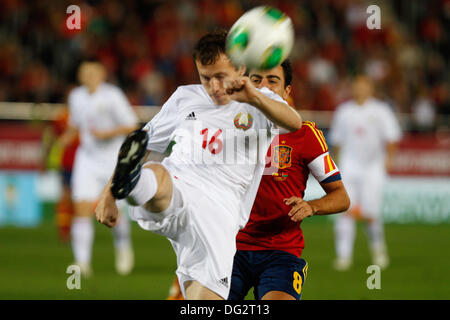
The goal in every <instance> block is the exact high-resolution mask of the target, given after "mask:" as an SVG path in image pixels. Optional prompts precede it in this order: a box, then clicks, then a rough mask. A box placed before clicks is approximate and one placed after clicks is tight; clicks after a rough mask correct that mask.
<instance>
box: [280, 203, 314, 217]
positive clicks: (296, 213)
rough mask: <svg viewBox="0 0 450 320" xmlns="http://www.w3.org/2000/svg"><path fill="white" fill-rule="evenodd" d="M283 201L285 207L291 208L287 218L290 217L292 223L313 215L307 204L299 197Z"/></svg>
mask: <svg viewBox="0 0 450 320" xmlns="http://www.w3.org/2000/svg"><path fill="white" fill-rule="evenodd" d="M283 201H284V203H285V204H286V205H288V206H291V207H292V209H291V211H289V213H288V216H289V217H291V220H292V221H294V222H299V221H302V220H303V219H305V218H308V217H311V216H312V215H314V211H313V209H312V208H311V206H310V205H309V203H308V202H306V201H305V200H303V199H302V198H300V197H290V198H286V199H284V200H283Z"/></svg>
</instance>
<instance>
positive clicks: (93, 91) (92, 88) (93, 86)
mask: <svg viewBox="0 0 450 320" xmlns="http://www.w3.org/2000/svg"><path fill="white" fill-rule="evenodd" d="M99 86H100V83H97V84H95V85H92V86H89V87H87V89H88V91H89V93H90V94H93V93H95V91H97V89H98V87H99Z"/></svg>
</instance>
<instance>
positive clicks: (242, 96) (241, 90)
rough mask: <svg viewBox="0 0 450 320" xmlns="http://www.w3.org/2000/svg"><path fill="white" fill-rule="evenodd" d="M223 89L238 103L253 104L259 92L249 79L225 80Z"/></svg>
mask: <svg viewBox="0 0 450 320" xmlns="http://www.w3.org/2000/svg"><path fill="white" fill-rule="evenodd" d="M223 87H224V89H225V92H226V93H227V94H228V95H229V96H230V98H231V99H232V100H235V101H238V102H245V103H250V104H251V103H252V100H253V99H254V97H255V96H256V95H257V93H258V90H257V89H256V88H255V86H254V85H253V84H252V82H251V81H250V79H249V78H248V77H244V76H242V77H239V78H236V79H233V80H225V81H224V84H223Z"/></svg>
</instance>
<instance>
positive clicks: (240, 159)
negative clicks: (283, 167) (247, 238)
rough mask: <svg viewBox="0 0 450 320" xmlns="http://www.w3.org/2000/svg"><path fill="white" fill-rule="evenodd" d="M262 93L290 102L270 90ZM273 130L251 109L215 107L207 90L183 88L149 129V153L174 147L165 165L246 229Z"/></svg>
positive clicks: (246, 106) (232, 104)
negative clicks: (249, 207) (249, 204)
mask: <svg viewBox="0 0 450 320" xmlns="http://www.w3.org/2000/svg"><path fill="white" fill-rule="evenodd" d="M260 91H261V92H262V93H263V94H265V95H266V96H268V97H270V98H271V99H274V100H278V101H281V102H285V101H284V100H282V99H281V98H280V97H279V96H278V95H276V94H275V93H273V92H272V91H270V90H269V89H267V88H263V89H261V90H260ZM272 129H274V125H273V124H272V122H270V121H269V120H268V119H267V118H266V117H265V116H264V115H263V114H262V113H261V111H259V110H258V109H256V108H255V107H253V106H251V105H249V104H246V103H239V102H236V101H232V102H230V103H229V104H227V105H216V104H214V102H213V101H212V99H211V98H210V96H209V95H208V93H207V92H206V91H205V89H204V88H203V86H202V85H188V86H180V87H178V89H177V90H176V91H175V92H174V93H173V95H172V96H171V97H170V98H169V99H168V100H167V102H166V103H165V104H164V105H163V107H162V109H161V111H160V112H159V113H158V114H157V115H156V116H155V117H154V118H153V119H152V120H151V121H150V122H149V123H148V124H147V125H146V130H148V133H149V142H148V149H149V150H153V151H157V152H160V153H162V152H164V151H165V150H166V149H167V147H168V146H169V144H171V147H172V152H171V154H170V156H169V157H167V158H165V159H164V160H163V162H162V164H163V165H165V166H166V167H167V168H168V169H169V171H170V173H171V174H172V175H173V176H175V177H176V179H181V180H183V181H184V182H185V183H188V184H191V185H193V186H194V187H196V188H198V190H199V192H201V193H202V197H203V196H206V197H207V198H208V199H209V200H210V201H212V202H213V203H215V204H216V205H217V207H218V210H219V212H220V211H222V212H227V213H229V214H230V219H231V221H235V222H236V223H237V224H239V225H240V227H242V226H243V225H245V223H246V222H247V220H248V216H249V214H250V213H249V210H248V208H246V209H245V210H242V203H243V202H251V203H253V200H254V196H255V193H254V192H252V191H251V189H250V187H251V186H254V185H256V189H257V186H258V184H259V181H260V178H261V175H262V172H263V169H264V159H265V158H264V156H265V153H266V152H267V148H268V147H269V145H270V143H271V141H272V137H273V136H274V135H275V134H276V132H275V130H272ZM268 134H269V135H268ZM171 141H172V143H171ZM172 145H173V146H172ZM261 155H262V158H261ZM261 159H262V161H261ZM241 210H242V211H241Z"/></svg>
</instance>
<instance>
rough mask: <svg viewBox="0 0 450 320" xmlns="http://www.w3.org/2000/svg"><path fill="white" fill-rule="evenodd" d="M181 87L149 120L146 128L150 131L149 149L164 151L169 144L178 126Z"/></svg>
mask: <svg viewBox="0 0 450 320" xmlns="http://www.w3.org/2000/svg"><path fill="white" fill-rule="evenodd" d="M180 98H181V94H180V88H178V89H177V90H175V92H174V93H173V94H172V95H171V96H170V98H169V99H168V100H167V101H166V102H165V103H164V104H163V106H162V108H161V110H160V111H159V112H158V113H157V114H156V115H155V116H154V117H153V119H152V120H150V122H148V123H147V124H146V125H145V127H144V130H146V131H147V132H148V136H149V140H148V144H147V149H148V150H152V151H156V152H159V153H164V152H165V151H166V149H167V147H168V146H169V143H170V139H171V137H172V134H173V132H174V131H175V129H176V128H177V126H178V103H179V101H180Z"/></svg>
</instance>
